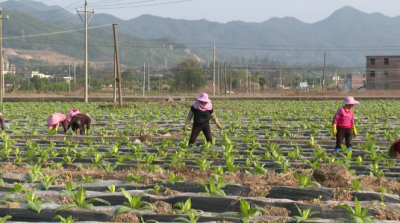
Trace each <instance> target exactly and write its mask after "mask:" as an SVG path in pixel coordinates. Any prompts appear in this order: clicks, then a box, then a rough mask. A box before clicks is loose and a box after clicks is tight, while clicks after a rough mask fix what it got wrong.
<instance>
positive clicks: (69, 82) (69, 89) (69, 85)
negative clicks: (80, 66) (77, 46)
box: [68, 62, 71, 93]
mask: <svg viewBox="0 0 400 223" xmlns="http://www.w3.org/2000/svg"><path fill="white" fill-rule="evenodd" d="M70 66H71V62H69V63H68V78H69V81H68V93H71V69H70Z"/></svg>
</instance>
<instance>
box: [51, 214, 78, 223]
mask: <svg viewBox="0 0 400 223" xmlns="http://www.w3.org/2000/svg"><path fill="white" fill-rule="evenodd" d="M53 220H60V223H73V222H75V220H78V219H75V218H72V216H68V218H63V217H62V216H61V215H57V216H56V217H54V218H53Z"/></svg>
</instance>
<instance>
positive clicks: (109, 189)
mask: <svg viewBox="0 0 400 223" xmlns="http://www.w3.org/2000/svg"><path fill="white" fill-rule="evenodd" d="M122 190H125V188H118V189H117V190H116V187H115V184H112V185H110V186H108V190H107V191H105V192H106V193H115V192H118V191H122Z"/></svg>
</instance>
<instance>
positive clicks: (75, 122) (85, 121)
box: [71, 114, 91, 135]
mask: <svg viewBox="0 0 400 223" xmlns="http://www.w3.org/2000/svg"><path fill="white" fill-rule="evenodd" d="M90 122H91V118H90V116H89V115H85V114H77V115H74V117H72V119H71V129H72V131H74V132H75V133H76V134H77V135H79V134H81V135H85V125H86V129H87V131H89V130H90Z"/></svg>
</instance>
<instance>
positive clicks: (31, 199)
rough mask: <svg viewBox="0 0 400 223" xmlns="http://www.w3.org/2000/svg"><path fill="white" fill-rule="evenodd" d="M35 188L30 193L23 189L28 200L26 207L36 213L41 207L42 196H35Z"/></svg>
mask: <svg viewBox="0 0 400 223" xmlns="http://www.w3.org/2000/svg"><path fill="white" fill-rule="evenodd" d="M35 193H36V190H34V191H33V192H32V194H30V193H29V192H28V191H25V194H26V199H27V200H28V208H29V209H30V210H32V211H35V212H37V213H38V214H39V213H40V211H41V210H42V208H43V203H42V198H40V197H38V198H35Z"/></svg>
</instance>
